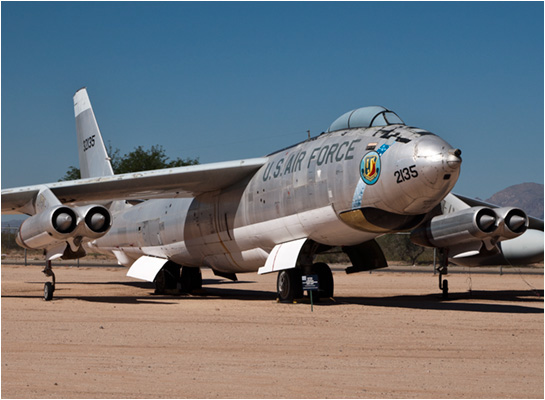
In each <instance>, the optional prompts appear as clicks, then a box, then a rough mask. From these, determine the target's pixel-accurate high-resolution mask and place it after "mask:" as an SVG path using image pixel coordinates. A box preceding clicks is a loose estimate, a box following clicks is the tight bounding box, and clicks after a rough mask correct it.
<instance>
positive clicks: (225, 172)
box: [2, 158, 267, 214]
mask: <svg viewBox="0 0 545 400" xmlns="http://www.w3.org/2000/svg"><path fill="white" fill-rule="evenodd" d="M266 162H267V158H252V159H246V160H238V161H228V162H219V163H211V164H201V165H191V166H187V167H177V168H169V169H162V170H155V171H145V172H136V173H129V174H121V175H113V176H103V177H97V178H88V179H80V180H75V181H65V182H55V183H49V184H44V185H35V186H26V187H18V188H12V189H4V190H2V213H4V214H33V213H34V204H33V203H34V200H35V198H36V196H37V194H38V192H39V191H40V189H42V188H43V187H44V186H45V187H48V188H49V189H50V190H51V191H52V192H53V194H55V196H56V197H57V198H58V199H59V200H60V201H61V203H64V204H66V203H85V202H104V201H111V200H147V199H157V198H182V197H194V196H197V195H198V194H200V193H204V192H210V191H215V190H221V189H223V188H225V187H228V186H230V185H232V184H234V183H236V182H237V181H239V180H242V179H244V178H246V177H249V176H252V175H253V174H255V173H256V172H257V170H259V168H261V167H262V166H263V165H264V164H265V163H266Z"/></svg>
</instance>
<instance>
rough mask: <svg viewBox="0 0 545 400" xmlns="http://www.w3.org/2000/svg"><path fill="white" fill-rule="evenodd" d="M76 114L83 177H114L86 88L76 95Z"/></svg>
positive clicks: (80, 165)
mask: <svg viewBox="0 0 545 400" xmlns="http://www.w3.org/2000/svg"><path fill="white" fill-rule="evenodd" d="M74 113H75V115H76V132H77V134H78V153H79V168H80V171H81V177H82V178H95V177H99V176H109V175H113V174H114V171H113V169H112V164H111V163H110V157H108V153H107V152H106V147H105V146H104V141H103V140H102V135H101V134H100V129H99V128H98V124H97V120H96V118H95V113H94V112H93V108H92V107H91V101H90V100H89V96H88V95H87V89H86V88H81V89H80V90H78V91H77V92H76V94H75V95H74Z"/></svg>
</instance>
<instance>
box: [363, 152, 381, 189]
mask: <svg viewBox="0 0 545 400" xmlns="http://www.w3.org/2000/svg"><path fill="white" fill-rule="evenodd" d="M360 175H361V179H363V181H364V182H365V183H366V184H368V185H373V184H374V183H375V182H376V181H377V180H378V178H379V176H380V156H379V155H378V153H377V152H376V151H370V152H369V153H367V154H366V155H365V156H364V157H363V159H362V160H361V164H360Z"/></svg>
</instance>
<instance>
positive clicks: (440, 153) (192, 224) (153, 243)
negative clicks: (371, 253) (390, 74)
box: [90, 125, 461, 272]
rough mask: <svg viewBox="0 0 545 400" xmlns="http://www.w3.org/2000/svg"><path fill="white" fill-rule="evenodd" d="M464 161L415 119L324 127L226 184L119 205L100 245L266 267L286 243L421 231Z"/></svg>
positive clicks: (179, 259)
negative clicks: (251, 172) (275, 250)
mask: <svg viewBox="0 0 545 400" xmlns="http://www.w3.org/2000/svg"><path fill="white" fill-rule="evenodd" d="M460 162H461V159H460V158H459V152H458V153H457V154H455V150H454V149H453V148H452V146H450V145H449V144H448V143H446V142H445V141H444V140H442V139H441V138H440V137H438V136H436V135H434V134H432V133H430V132H427V131H424V130H421V129H417V128H410V127H407V126H405V125H388V126H382V127H372V128H355V129H344V130H338V131H334V132H328V133H323V134H321V135H319V136H317V137H315V138H312V139H309V140H306V141H304V142H302V143H299V144H297V145H295V146H292V147H289V148H287V149H284V150H281V151H278V152H276V153H274V154H271V155H269V156H268V162H267V163H266V164H265V165H263V167H261V169H260V170H259V171H258V172H257V173H256V174H255V175H253V176H252V177H250V178H247V179H245V180H243V181H240V182H238V183H236V184H235V185H233V186H230V187H228V188H226V189H224V190H221V191H216V192H208V193H204V194H202V195H199V196H197V197H195V198H189V199H161V200H148V201H145V202H142V203H140V204H138V205H134V206H123V207H121V206H119V207H117V211H116V207H114V208H112V212H113V216H114V222H113V226H112V228H111V229H110V231H109V232H108V233H107V234H106V235H105V236H103V237H102V238H100V239H97V240H95V241H93V242H91V243H90V246H91V248H93V250H95V251H96V250H98V251H103V252H113V253H114V254H115V255H116V256H117V258H118V260H119V261H120V262H121V263H122V264H126V265H130V264H131V263H132V262H133V261H134V260H136V259H138V258H139V257H140V256H141V255H143V254H147V255H155V256H158V257H163V258H168V259H170V260H172V261H174V262H176V263H178V264H180V265H185V266H196V267H197V266H208V267H211V268H214V269H215V270H217V271H223V272H250V271H256V270H257V269H258V268H259V267H261V266H262V265H264V263H265V261H266V259H267V257H268V255H269V253H270V251H271V250H272V248H273V247H274V246H275V244H278V243H284V242H289V241H292V240H296V239H299V238H309V239H311V240H314V241H315V242H317V243H320V244H324V245H330V246H351V245H356V244H359V243H362V242H365V241H367V240H370V239H372V238H374V237H376V236H379V235H381V234H384V233H388V232H394V231H400V230H406V229H411V228H413V227H414V226H416V225H417V224H418V223H419V222H420V221H421V220H422V218H423V216H424V215H425V214H427V213H428V212H430V211H431V210H432V209H433V208H434V207H435V206H437V205H438V204H439V202H440V201H441V200H442V199H443V198H444V197H445V196H446V195H447V194H448V193H449V192H450V190H451V189H452V188H453V186H454V184H455V183H456V180H457V178H458V175H459V172H460V169H459V167H460Z"/></svg>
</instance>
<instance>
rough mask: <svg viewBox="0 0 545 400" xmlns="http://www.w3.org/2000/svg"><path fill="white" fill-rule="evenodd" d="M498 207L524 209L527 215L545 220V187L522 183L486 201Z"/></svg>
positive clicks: (537, 184) (538, 184)
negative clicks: (544, 190) (544, 200)
mask: <svg viewBox="0 0 545 400" xmlns="http://www.w3.org/2000/svg"><path fill="white" fill-rule="evenodd" d="M486 202H487V203H492V204H496V205H498V206H502V207H504V206H514V207H519V208H522V209H523V210H524V211H525V212H526V214H528V215H531V216H532V217H536V218H540V219H543V185H542V184H540V183H521V184H520V185H513V186H509V187H508V188H507V189H503V190H502V191H500V192H498V193H496V194H494V195H493V196H492V197H490V198H489V199H487V200H486Z"/></svg>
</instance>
